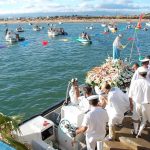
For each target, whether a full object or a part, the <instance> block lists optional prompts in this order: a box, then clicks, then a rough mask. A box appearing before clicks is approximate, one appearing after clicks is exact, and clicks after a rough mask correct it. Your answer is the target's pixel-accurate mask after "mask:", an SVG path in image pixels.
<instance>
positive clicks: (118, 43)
mask: <svg viewBox="0 0 150 150" xmlns="http://www.w3.org/2000/svg"><path fill="white" fill-rule="evenodd" d="M113 46H115V47H117V48H120V46H122V44H121V42H120V37H119V36H117V37H116V38H115V40H114V42H113Z"/></svg>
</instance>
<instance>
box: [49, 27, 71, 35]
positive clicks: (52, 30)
mask: <svg viewBox="0 0 150 150" xmlns="http://www.w3.org/2000/svg"><path fill="white" fill-rule="evenodd" d="M58 35H68V34H67V32H65V31H64V29H63V28H49V29H48V36H58Z"/></svg>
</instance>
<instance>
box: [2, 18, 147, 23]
mask: <svg viewBox="0 0 150 150" xmlns="http://www.w3.org/2000/svg"><path fill="white" fill-rule="evenodd" d="M138 20H139V19H106V18H105V19H99V18H98V19H97V18H87V19H86V18H57V19H56V18H51V19H45V18H44V19H16V20H0V24H21V23H34V24H39V23H59V22H61V23H63V22H70V23H76V22H81V23H82V22H84V23H85V22H87V23H88V22H89V23H94V22H95V23H98V22H99V23H121V22H122V23H124V22H131V23H132V22H138ZM148 21H149V19H143V20H142V22H148Z"/></svg>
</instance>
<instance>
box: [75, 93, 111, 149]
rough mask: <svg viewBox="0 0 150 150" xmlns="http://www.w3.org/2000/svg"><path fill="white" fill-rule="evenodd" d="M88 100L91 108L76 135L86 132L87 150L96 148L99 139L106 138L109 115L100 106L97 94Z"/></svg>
mask: <svg viewBox="0 0 150 150" xmlns="http://www.w3.org/2000/svg"><path fill="white" fill-rule="evenodd" d="M87 100H88V101H89V104H90V106H91V110H90V111H89V112H87V113H86V114H85V116H84V119H83V122H82V125H81V127H79V128H78V129H77V130H76V131H75V135H77V134H80V133H84V132H86V145H87V150H95V148H96V144H97V141H100V140H103V139H104V138H105V135H106V123H107V122H108V115H107V112H106V110H104V109H102V108H101V107H99V106H98V102H99V100H98V98H97V95H92V96H89V97H88V98H87Z"/></svg>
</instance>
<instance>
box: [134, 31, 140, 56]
mask: <svg viewBox="0 0 150 150" xmlns="http://www.w3.org/2000/svg"><path fill="white" fill-rule="evenodd" d="M135 45H136V48H137V51H138V55H139V58H140V57H141V54H140V47H139V39H138V36H137V33H136V44H135Z"/></svg>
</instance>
